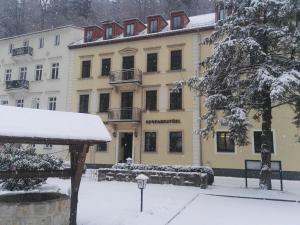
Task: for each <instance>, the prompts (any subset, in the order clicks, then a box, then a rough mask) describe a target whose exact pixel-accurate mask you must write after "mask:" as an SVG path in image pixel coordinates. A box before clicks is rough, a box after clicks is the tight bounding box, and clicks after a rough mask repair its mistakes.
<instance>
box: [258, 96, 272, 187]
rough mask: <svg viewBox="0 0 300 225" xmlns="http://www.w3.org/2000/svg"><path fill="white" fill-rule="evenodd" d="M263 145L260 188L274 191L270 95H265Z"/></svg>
mask: <svg viewBox="0 0 300 225" xmlns="http://www.w3.org/2000/svg"><path fill="white" fill-rule="evenodd" d="M262 110H263V112H262V136H261V138H262V145H261V171H260V181H259V186H260V188H261V189H267V190H272V183H271V176H272V171H271V148H272V146H271V145H272V130H271V126H272V105H271V98H270V95H269V93H268V94H266V95H265V100H264V103H263V108H262Z"/></svg>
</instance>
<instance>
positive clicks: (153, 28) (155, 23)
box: [149, 20, 158, 33]
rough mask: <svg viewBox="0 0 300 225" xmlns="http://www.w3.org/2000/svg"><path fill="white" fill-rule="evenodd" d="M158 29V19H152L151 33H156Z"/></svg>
mask: <svg viewBox="0 0 300 225" xmlns="http://www.w3.org/2000/svg"><path fill="white" fill-rule="evenodd" d="M157 31H158V29H157V20H151V21H150V30H149V32H150V33H155V32H157Z"/></svg>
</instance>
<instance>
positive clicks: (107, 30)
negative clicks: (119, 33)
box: [105, 27, 113, 39]
mask: <svg viewBox="0 0 300 225" xmlns="http://www.w3.org/2000/svg"><path fill="white" fill-rule="evenodd" d="M112 31H113V29H112V27H107V28H106V32H105V35H106V39H111V38H112V37H113V34H112Z"/></svg>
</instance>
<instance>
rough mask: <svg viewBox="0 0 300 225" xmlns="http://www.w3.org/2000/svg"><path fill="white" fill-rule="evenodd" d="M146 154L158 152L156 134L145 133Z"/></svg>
mask: <svg viewBox="0 0 300 225" xmlns="http://www.w3.org/2000/svg"><path fill="white" fill-rule="evenodd" d="M145 152H156V132H145Z"/></svg>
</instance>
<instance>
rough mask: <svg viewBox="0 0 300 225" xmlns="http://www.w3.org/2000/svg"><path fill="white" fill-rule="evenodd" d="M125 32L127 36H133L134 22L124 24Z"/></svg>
mask: <svg viewBox="0 0 300 225" xmlns="http://www.w3.org/2000/svg"><path fill="white" fill-rule="evenodd" d="M126 34H127V36H133V35H134V24H133V23H132V24H128V25H127V26H126Z"/></svg>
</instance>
